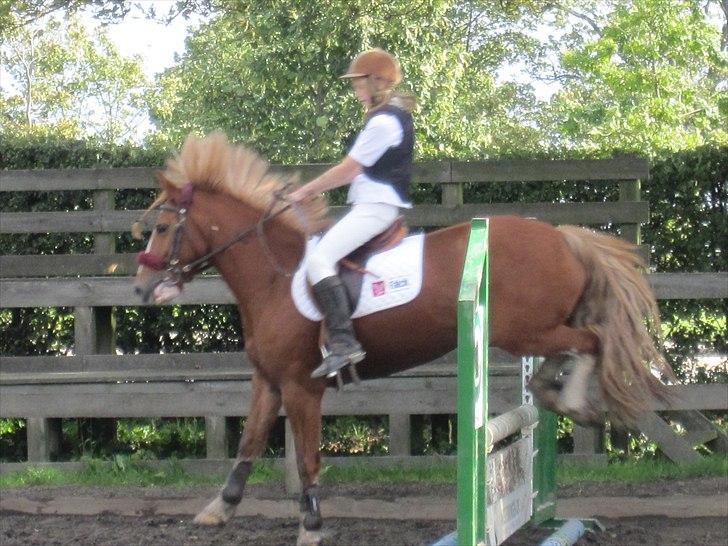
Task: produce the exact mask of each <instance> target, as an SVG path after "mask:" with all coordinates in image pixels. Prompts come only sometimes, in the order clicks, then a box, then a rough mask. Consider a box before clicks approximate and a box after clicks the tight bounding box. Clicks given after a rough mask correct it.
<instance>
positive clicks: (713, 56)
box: [548, 0, 728, 156]
mask: <svg viewBox="0 0 728 546" xmlns="http://www.w3.org/2000/svg"><path fill="white" fill-rule="evenodd" d="M609 4H613V6H610V7H611V8H612V9H611V10H610V11H609V12H607V13H606V14H604V15H602V16H601V17H598V16H595V17H594V19H593V20H592V22H593V24H594V25H595V28H593V30H594V31H598V32H597V33H595V34H596V35H595V36H594V37H591V38H587V39H585V40H583V41H580V42H579V43H576V44H574V45H573V47H570V48H568V49H566V50H565V51H563V52H562V53H561V58H560V61H561V62H560V71H561V76H560V77H561V78H563V80H564V87H563V90H562V91H561V92H559V93H557V95H556V96H555V97H554V99H553V101H552V103H551V106H550V108H549V110H550V111H549V113H548V115H549V117H550V118H551V120H552V122H553V124H554V130H555V137H556V138H558V139H559V140H560V141H561V142H562V144H563V145H564V146H566V147H567V148H570V149H573V148H578V149H584V150H586V151H588V152H590V153H592V154H603V153H605V152H609V151H610V150H612V149H620V150H627V151H637V152H639V153H642V154H646V155H650V156H654V155H660V154H666V153H671V152H674V151H677V150H682V149H690V148H694V147H696V146H699V145H701V144H704V143H706V142H716V143H722V144H725V143H728V130H726V128H727V127H728V89H727V88H726V84H727V83H728V80H727V78H728V55H726V51H725V50H721V34H720V32H719V31H718V29H716V28H715V27H714V26H712V25H710V24H709V23H708V21H707V20H706V18H705V14H704V12H703V11H702V10H701V6H700V5H699V3H698V2H696V1H694V0H617V1H615V2H610V3H609ZM597 25H598V26H597Z"/></svg>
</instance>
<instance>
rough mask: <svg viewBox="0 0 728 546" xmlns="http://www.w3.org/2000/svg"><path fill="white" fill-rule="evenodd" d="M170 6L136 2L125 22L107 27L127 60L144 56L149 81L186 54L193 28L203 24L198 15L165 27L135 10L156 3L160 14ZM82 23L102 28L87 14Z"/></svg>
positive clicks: (156, 0)
mask: <svg viewBox="0 0 728 546" xmlns="http://www.w3.org/2000/svg"><path fill="white" fill-rule="evenodd" d="M168 3H169V2H168V1H167V0H146V1H142V2H135V3H134V4H135V5H134V6H133V7H132V9H131V11H130V12H129V14H128V15H127V16H126V17H125V18H124V20H123V21H122V22H120V23H117V24H112V25H107V27H106V29H107V32H108V36H109V38H110V39H111V41H112V42H113V43H114V44H115V45H116V47H117V48H119V51H120V52H121V54H122V55H124V56H127V57H130V56H133V55H140V56H141V57H142V60H143V66H144V71H145V73H146V74H147V76H149V78H150V79H151V78H152V77H153V76H154V75H155V74H157V73H159V72H162V71H163V70H164V69H165V68H168V67H170V66H172V65H174V64H175V57H174V56H175V54H181V53H182V52H184V49H185V38H186V37H187V35H188V34H189V33H190V29H191V28H194V27H196V26H198V25H199V24H200V23H201V22H203V21H204V18H202V17H197V16H193V17H191V18H190V19H184V18H183V17H177V18H175V19H174V20H173V21H172V22H171V23H170V24H168V25H165V24H163V23H160V22H157V21H152V20H149V19H147V18H146V17H145V16H144V14H143V13H142V11H141V10H139V9H138V8H137V7H136V4H142V5H143V6H149V5H152V4H153V5H155V6H156V7H157V11H159V12H161V13H164V9H163V7H164V5H165V4H168ZM83 20H84V23H85V24H86V25H87V28H88V29H89V30H90V29H92V28H95V27H97V26H98V25H99V22H98V21H97V20H96V19H94V18H93V16H92V15H91V14H90V13H85V14H84V16H83Z"/></svg>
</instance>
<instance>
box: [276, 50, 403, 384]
mask: <svg viewBox="0 0 728 546" xmlns="http://www.w3.org/2000/svg"><path fill="white" fill-rule="evenodd" d="M341 78H345V79H350V80H351V85H352V87H353V89H354V93H355V94H356V98H357V99H358V100H359V102H361V103H362V104H363V106H364V109H365V110H366V117H365V123H364V128H363V129H362V130H361V132H360V133H359V134H358V135H357V138H356V140H355V141H354V144H353V146H352V147H351V149H350V150H349V152H348V154H347V155H346V157H345V158H344V159H343V160H342V161H341V162H340V163H339V164H337V165H335V166H333V167H332V168H330V169H329V170H327V171H326V172H324V173H323V174H322V175H320V176H318V177H317V178H315V179H313V180H311V181H310V182H308V183H307V184H305V185H304V186H301V187H300V188H298V189H297V190H295V191H293V192H292V193H291V194H290V195H289V198H290V199H291V200H292V201H293V202H298V201H301V200H303V199H306V198H308V197H311V196H313V195H317V194H319V193H321V192H324V191H327V190H330V189H333V188H337V187H339V186H344V185H346V184H349V183H351V186H350V188H349V194H348V197H347V202H348V203H351V204H352V205H353V206H352V208H351V210H350V211H349V213H348V214H346V215H345V216H344V217H343V218H341V219H340V220H339V221H338V222H337V223H336V224H335V225H334V226H333V227H332V228H331V229H330V230H329V231H328V232H326V234H324V236H323V237H322V238H321V240H320V241H319V243H318V245H316V248H315V249H314V250H313V251H312V252H311V254H310V256H309V258H308V268H307V277H308V280H309V282H310V283H311V285H312V286H313V290H314V293H315V295H316V299H317V301H318V303H319V305H320V306H321V308H322V311H323V313H324V321H325V323H326V327H327V329H328V332H329V340H328V341H329V350H330V354H329V355H328V356H327V357H326V358H325V359H324V361H323V362H322V364H321V365H320V366H319V367H318V368H316V369H315V370H314V371H313V373H312V374H311V377H323V376H329V377H331V376H333V375H335V374H336V372H337V370H339V369H341V368H343V367H344V366H346V365H347V364H350V363H351V364H355V363H357V362H360V361H361V360H363V359H364V356H365V352H364V349H363V348H362V346H361V344H360V343H359V342H358V341H357V339H356V337H355V336H354V328H353V325H352V322H351V313H352V309H351V307H350V304H349V299H348V296H347V294H346V290H345V288H344V285H343V284H342V282H341V279H340V278H339V277H338V275H337V269H336V264H337V262H338V261H339V260H340V259H342V258H344V257H345V256H347V255H349V254H350V253H351V252H352V251H354V250H356V249H357V248H359V247H360V246H362V245H363V244H364V243H366V242H367V241H369V240H370V239H371V238H373V237H375V236H376V235H379V234H380V233H382V232H384V231H385V230H386V229H387V228H388V227H390V226H391V225H392V224H393V223H394V221H395V220H396V219H397V217H398V216H399V211H400V209H401V208H411V207H412V203H410V197H409V184H410V179H411V174H412V154H413V146H414V131H413V126H412V113H411V112H412V109H413V108H414V100H413V99H412V98H411V97H409V96H405V95H402V94H399V93H397V92H395V91H394V87H395V85H397V84H398V83H399V82H400V81H401V79H402V75H401V73H400V69H399V63H398V62H397V60H396V59H395V58H394V57H393V56H392V55H390V54H389V53H387V52H386V51H384V50H382V49H379V48H375V49H369V50H367V51H364V52H362V53H360V54H359V55H357V56H356V57H355V58H354V60H353V61H352V62H351V64H350V65H349V69H348V70H347V72H346V74H344V75H343V76H341Z"/></svg>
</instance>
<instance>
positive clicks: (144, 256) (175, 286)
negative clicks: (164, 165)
mask: <svg viewBox="0 0 728 546" xmlns="http://www.w3.org/2000/svg"><path fill="white" fill-rule="evenodd" d="M157 178H158V180H159V183H160V186H161V188H162V190H163V191H162V194H161V195H160V197H159V198H158V199H157V200H156V201H155V203H154V204H153V205H152V209H151V210H158V211H159V214H158V216H157V219H156V222H155V225H154V228H153V229H152V232H151V235H150V236H149V242H148V243H147V248H146V250H145V251H144V252H140V253H139V254H138V255H137V262H138V264H139V268H138V269H137V273H136V279H135V283H134V286H135V288H134V289H135V292H136V293H137V295H139V296H140V297H141V298H142V301H143V302H144V303H148V302H149V300H150V299H151V298H152V297H154V300H155V301H157V302H161V301H164V300H166V299H171V298H170V296H172V297H173V296H174V295H176V294H178V293H179V289H180V288H181V287H182V284H183V283H185V282H187V281H188V280H190V279H191V277H192V276H193V275H194V274H195V273H196V272H197V270H198V269H199V268H198V267H197V266H196V263H195V261H196V259H197V258H199V255H200V254H201V253H202V252H204V249H197V250H196V249H195V246H196V245H194V244H193V243H194V241H195V237H194V234H192V233H190V231H191V230H190V227H189V224H190V222H189V213H190V207H191V206H192V201H193V194H194V186H193V185H192V184H187V185H186V186H184V187H183V188H177V187H175V186H174V185H172V184H170V183H169V182H168V181H167V180H166V179H165V178H164V176H163V175H161V174H159V175H158V176H157ZM197 246H199V245H197ZM165 295H166V296H165Z"/></svg>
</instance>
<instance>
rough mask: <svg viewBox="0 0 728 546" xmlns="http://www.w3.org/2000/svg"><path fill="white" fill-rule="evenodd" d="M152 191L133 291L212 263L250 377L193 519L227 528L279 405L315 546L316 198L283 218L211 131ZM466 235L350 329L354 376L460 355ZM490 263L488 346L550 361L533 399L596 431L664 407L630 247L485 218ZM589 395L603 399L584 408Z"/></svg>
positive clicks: (450, 235)
mask: <svg viewBox="0 0 728 546" xmlns="http://www.w3.org/2000/svg"><path fill="white" fill-rule="evenodd" d="M157 178H158V181H159V184H160V188H161V192H160V194H159V196H158V197H157V199H156V200H155V201H154V203H153V204H152V205H151V206H150V208H149V210H158V211H159V213H158V217H157V219H156V224H155V226H154V228H153V229H152V234H151V236H150V239H149V241H148V244H147V248H146V251H144V252H142V253H140V257H139V264H140V265H139V268H138V271H137V275H136V280H135V289H136V292H137V294H139V296H140V297H141V298H142V300H143V301H144V302H145V303H146V302H149V300H150V299H152V298H153V297H154V296H155V295H158V293H159V291H160V290H161V288H160V287H165V286H167V287H168V286H171V285H172V286H177V287H181V286H183V285H184V284H185V283H187V282H190V281H191V280H192V279H193V278H194V276H195V275H196V274H197V273H199V272H200V271H202V270H203V269H205V268H207V267H209V266H214V267H215V268H216V269H217V271H218V272H219V274H220V275H221V276H222V278H223V279H224V280H225V282H226V283H227V285H228V286H229V287H230V290H231V291H232V293H233V294H234V296H235V299H236V301H237V304H238V307H239V310H240V316H241V322H242V330H243V333H244V339H245V350H246V352H247V355H248V356H249V358H250V361H251V362H252V363H253V365H254V373H253V377H252V398H251V403H250V408H249V413H248V419H247V421H246V425H245V430H244V433H243V436H242V438H241V440H240V444H239V446H238V450H237V457H236V460H235V462H234V465H233V467H232V469H231V471H230V473H229V475H228V478H227V480H226V482H225V484H224V486H223V487H222V489H221V491H220V492H219V494H218V495H217V496H216V497H215V498H214V499H213V500H212V501H211V502H210V503H209V504H208V505H207V506H206V507H205V508H204V509H203V510H202V511H201V512H200V513H199V514H198V515H197V516H196V517H195V520H194V521H195V522H196V523H198V524H201V525H221V524H224V523H225V522H226V521H228V520H229V519H230V517H231V516H232V515H233V514H234V512H235V509H236V507H237V505H238V504H239V503H240V501H241V498H242V495H243V490H244V488H245V484H246V481H247V478H248V476H249V473H250V471H251V468H252V464H253V462H254V460H255V459H256V458H257V457H258V456H259V455H260V454H261V452H262V450H263V449H264V446H265V444H266V440H267V437H268V434H269V431H270V429H271V426H272V424H273V422H274V421H275V419H276V417H277V416H278V414H279V412H280V410H281V407H283V408H284V409H285V412H286V415H287V416H288V419H289V420H290V424H291V428H292V431H293V435H294V442H295V449H296V457H297V465H298V472H299V475H300V479H301V483H302V495H301V512H302V518H301V524H300V529H299V543H314V544H315V543H318V542H319V541H320V540H321V536H322V535H321V529H322V523H323V519H322V516H321V510H320V502H319V484H318V475H319V469H320V464H321V457H320V452H319V446H320V439H321V400H322V397H323V395H324V392H325V391H326V389H327V387H329V386H333V381H332V380H331V379H327V378H317V379H313V378H311V377H310V375H311V371H312V370H313V369H314V368H315V367H316V366H317V365H318V364H319V363H320V360H321V354H320V347H319V339H320V327H321V326H320V324H319V323H318V322H316V321H313V320H309V319H307V318H305V317H304V316H302V315H301V314H300V313H299V312H298V311H297V309H296V307H295V305H294V302H293V300H292V296H291V285H290V283H291V280H290V274H289V273H290V272H291V271H293V270H294V269H295V268H296V266H297V265H298V264H299V262H300V261H301V259H302V257H303V255H304V249H305V242H306V238H307V237H308V235H310V233H312V232H313V231H316V230H320V229H322V228H324V227H325V226H326V225H327V222H328V218H327V210H328V209H327V206H326V203H325V201H324V199H323V198H322V197H318V198H315V199H312V200H309V201H307V202H304V203H302V204H300V206H297V207H293V206H286V204H285V201H284V200H282V198H283V193H284V192H285V190H286V189H287V188H290V187H291V186H292V185H295V184H297V180H295V178H292V177H291V176H288V175H286V176H284V175H281V174H276V173H275V172H274V171H273V170H272V169H271V168H270V167H269V165H268V163H267V162H266V161H265V160H264V159H263V158H261V157H260V156H259V155H257V154H256V153H255V152H253V151H251V150H249V149H246V148H245V147H242V146H238V145H233V144H231V143H230V142H229V141H228V140H227V137H226V136H225V135H224V134H222V133H219V132H217V133H212V134H210V135H208V136H206V137H203V138H198V137H195V136H189V137H188V138H187V139H186V141H185V142H184V144H183V146H182V148H181V150H180V151H179V152H178V153H177V154H176V155H174V156H173V157H171V158H170V159H169V160H168V161H167V163H166V165H165V168H164V170H163V171H160V172H158V173H157ZM468 235H469V224H460V225H454V226H450V227H446V228H444V229H440V230H437V231H432V232H430V233H427V234H426V235H425V241H424V258H423V266H422V267H423V280H422V287H421V292H420V293H419V295H418V296H417V297H416V298H415V299H414V300H412V301H411V302H409V303H406V304H403V305H400V306H398V307H394V308H391V309H388V310H385V311H379V312H376V313H373V314H370V315H367V316H363V317H361V318H357V319H356V320H355V321H354V327H355V331H356V335H357V337H358V339H359V340H360V342H361V343H362V345H363V346H364V348H365V349H366V358H365V360H364V361H363V362H361V363H360V364H359V375H360V376H361V378H362V379H365V380H366V379H369V378H380V377H385V376H387V375H390V374H392V373H394V372H397V371H401V370H404V369H407V368H410V367H413V366H416V365H418V364H422V363H425V362H430V361H432V360H434V359H436V358H438V357H440V356H442V355H444V354H446V353H448V352H450V351H451V350H453V349H454V348H455V347H456V343H457V299H458V290H459V284H460V278H461V274H462V268H463V261H464V256H465V250H466V245H467V240H468ZM489 253H490V254H489V255H490V296H489V298H490V299H489V302H490V303H489V305H490V321H489V335H490V343H491V345H493V346H497V347H500V348H502V349H505V350H506V351H508V352H510V353H512V354H514V355H543V356H545V357H546V364H545V365H544V366H543V367H542V372H541V373H540V375H537V378H535V379H534V382H533V387H534V389H535V390H536V392H535V394H536V395H537V396H538V397H539V398H540V399H541V401H542V402H543V403H544V404H546V406H547V407H549V408H551V409H554V410H555V411H558V412H560V413H563V414H565V415H570V416H572V417H575V418H576V419H578V420H579V421H583V422H590V421H594V420H595V419H597V418H598V416H599V415H602V416H603V410H601V413H600V410H599V408H600V407H602V406H606V408H607V409H608V410H609V411H610V414H611V415H612V416H613V418H618V419H622V420H624V422H632V421H634V419H635V418H636V416H637V415H638V414H639V413H640V412H641V411H643V410H644V409H645V408H646V407H647V406H648V404H649V403H650V400H651V399H653V398H659V399H663V400H664V399H666V398H667V394H666V393H667V391H666V388H665V385H664V384H663V383H662V382H661V381H660V380H659V379H658V378H657V377H655V374H653V373H652V371H651V370H652V369H661V370H663V371H664V372H665V373H666V374H667V373H669V369H666V365H665V363H664V359H663V358H662V355H661V352H660V350H659V348H658V343H657V342H656V341H655V337H654V333H655V329H656V328H657V327H658V325H659V314H658V310H657V305H656V302H655V298H654V295H653V294H652V292H651V291H650V288H649V285H648V284H647V282H646V281H645V279H644V277H643V276H642V274H641V272H640V259H639V258H638V256H637V254H636V253H635V248H634V247H633V246H632V245H630V244H629V243H626V242H624V241H622V240H620V239H618V238H616V237H612V236H609V235H604V234H598V233H595V232H592V231H590V230H587V229H584V228H581V227H576V226H560V227H553V226H551V225H549V224H547V223H544V222H540V221H537V220H533V219H524V218H519V217H515V216H494V217H492V218H491V219H490V240H489ZM543 370H545V371H543ZM564 370H567V371H569V370H570V373H568V374H564ZM590 382H592V383H596V384H597V385H598V389H597V390H598V391H599V394H600V396H601V398H602V400H599V401H598V402H594V400H592V399H590V398H589V397H588V396H587V394H586V393H587V392H590V391H589V386H590V385H589V384H590ZM592 390H594V389H592Z"/></svg>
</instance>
